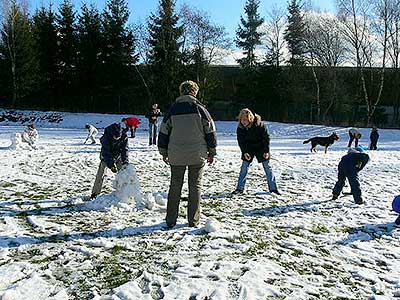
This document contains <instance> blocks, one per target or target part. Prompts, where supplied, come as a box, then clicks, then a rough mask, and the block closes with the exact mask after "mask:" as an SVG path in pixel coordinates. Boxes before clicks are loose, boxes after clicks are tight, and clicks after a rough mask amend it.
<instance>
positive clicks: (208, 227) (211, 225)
mask: <svg viewBox="0 0 400 300" xmlns="http://www.w3.org/2000/svg"><path fill="white" fill-rule="evenodd" d="M220 229H221V223H220V222H218V220H216V219H214V218H209V219H207V221H206V224H205V225H204V230H205V231H206V232H208V233H211V232H215V231H218V230H220Z"/></svg>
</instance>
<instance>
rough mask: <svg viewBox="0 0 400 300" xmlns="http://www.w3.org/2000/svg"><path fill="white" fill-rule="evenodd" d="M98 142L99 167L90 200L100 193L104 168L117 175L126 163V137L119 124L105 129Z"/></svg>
mask: <svg viewBox="0 0 400 300" xmlns="http://www.w3.org/2000/svg"><path fill="white" fill-rule="evenodd" d="M100 142H101V152H100V165H99V169H98V171H97V175H96V180H95V182H94V186H93V189H92V195H91V196H90V198H91V199H94V198H96V197H97V195H98V194H100V192H101V187H102V185H103V178H104V171H105V168H106V167H107V168H109V169H111V171H112V172H113V173H117V172H118V171H119V170H120V169H121V168H122V166H123V165H124V164H127V163H128V137H127V135H126V133H125V132H124V131H123V130H122V128H121V125H120V124H117V123H114V124H111V125H110V126H108V127H106V128H105V129H104V134H103V136H102V137H101V138H100Z"/></svg>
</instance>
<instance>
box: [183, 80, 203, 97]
mask: <svg viewBox="0 0 400 300" xmlns="http://www.w3.org/2000/svg"><path fill="white" fill-rule="evenodd" d="M179 92H180V93H181V95H193V96H196V95H197V93H198V92H199V86H198V85H197V83H196V82H194V81H191V80H187V81H184V82H182V83H181V85H180V86H179Z"/></svg>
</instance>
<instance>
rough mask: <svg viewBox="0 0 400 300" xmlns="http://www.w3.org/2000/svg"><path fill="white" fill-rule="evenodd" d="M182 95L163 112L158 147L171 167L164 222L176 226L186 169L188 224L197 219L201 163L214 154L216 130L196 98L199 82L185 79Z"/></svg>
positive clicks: (201, 173) (181, 86)
mask: <svg viewBox="0 0 400 300" xmlns="http://www.w3.org/2000/svg"><path fill="white" fill-rule="evenodd" d="M179 91H180V94H181V96H180V97H178V98H177V99H176V102H175V103H174V104H173V105H172V107H171V108H170V110H169V112H168V113H166V114H165V116H164V118H163V121H162V124H161V128H160V132H159V135H158V149H159V152H160V154H161V155H162V156H163V160H164V162H165V163H167V164H169V165H170V166H171V184H170V188H169V193H168V204H167V216H166V223H167V226H168V227H169V228H172V227H174V226H175V225H176V221H177V219H178V212H179V202H180V199H181V192H182V185H183V178H184V175H185V171H186V168H188V169H189V199H188V201H189V202H188V211H187V218H188V222H189V226H190V227H195V226H197V224H198V223H199V219H200V199H201V181H202V176H203V171H204V165H205V162H206V161H207V162H208V163H209V164H212V163H213V161H214V156H215V155H216V146H217V139H216V130H215V124H214V121H213V120H212V118H211V115H210V113H209V112H208V111H207V109H206V108H205V107H204V106H203V105H202V104H201V103H200V102H199V101H198V100H197V99H196V96H197V93H198V91H199V87H198V85H197V84H196V83H195V82H193V81H185V82H183V83H182V84H181V85H180V86H179Z"/></svg>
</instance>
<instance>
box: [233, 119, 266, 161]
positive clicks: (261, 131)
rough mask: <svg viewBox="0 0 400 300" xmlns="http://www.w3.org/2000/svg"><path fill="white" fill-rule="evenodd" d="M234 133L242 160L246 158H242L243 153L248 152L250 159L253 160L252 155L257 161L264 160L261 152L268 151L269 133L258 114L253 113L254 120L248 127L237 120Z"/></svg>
mask: <svg viewBox="0 0 400 300" xmlns="http://www.w3.org/2000/svg"><path fill="white" fill-rule="evenodd" d="M236 134H237V140H238V143H239V147H240V150H241V151H242V160H246V159H245V158H244V154H245V153H248V154H250V156H251V159H250V161H252V160H253V158H254V156H255V157H256V158H257V161H258V162H263V161H265V160H266V159H265V158H264V157H263V154H264V153H269V134H268V130H267V128H266V126H265V125H264V123H263V122H262V120H261V117H260V116H259V115H257V114H255V115H254V121H253V123H252V124H250V125H249V126H248V127H244V126H243V125H242V124H241V123H240V122H239V125H238V127H237V130H236Z"/></svg>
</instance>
